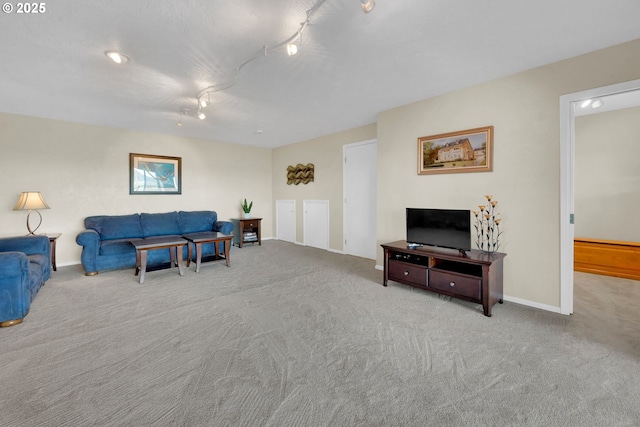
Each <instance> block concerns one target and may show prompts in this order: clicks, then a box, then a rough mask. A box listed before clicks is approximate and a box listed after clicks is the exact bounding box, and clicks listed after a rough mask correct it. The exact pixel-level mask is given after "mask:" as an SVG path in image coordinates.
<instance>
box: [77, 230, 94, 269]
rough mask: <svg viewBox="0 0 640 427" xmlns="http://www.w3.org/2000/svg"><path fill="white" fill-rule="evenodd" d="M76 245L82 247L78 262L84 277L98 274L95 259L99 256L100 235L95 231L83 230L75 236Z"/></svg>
mask: <svg viewBox="0 0 640 427" xmlns="http://www.w3.org/2000/svg"><path fill="white" fill-rule="evenodd" d="M76 243H77V244H79V245H80V246H82V254H81V255H80V262H81V263H82V268H83V269H84V271H85V274H86V275H93V274H97V273H98V266H97V262H96V258H98V255H99V254H100V235H99V234H98V232H97V231H95V230H84V231H81V232H80V233H78V235H77V236H76Z"/></svg>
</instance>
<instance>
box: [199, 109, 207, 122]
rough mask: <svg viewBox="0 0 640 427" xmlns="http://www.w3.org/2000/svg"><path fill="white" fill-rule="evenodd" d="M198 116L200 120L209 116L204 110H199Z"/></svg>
mask: <svg viewBox="0 0 640 427" xmlns="http://www.w3.org/2000/svg"><path fill="white" fill-rule="evenodd" d="M198 118H199V119H200V120H204V119H206V118H207V116H206V115H205V114H204V113H203V112H202V111H199V112H198Z"/></svg>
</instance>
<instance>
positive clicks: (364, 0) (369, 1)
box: [360, 0, 376, 13]
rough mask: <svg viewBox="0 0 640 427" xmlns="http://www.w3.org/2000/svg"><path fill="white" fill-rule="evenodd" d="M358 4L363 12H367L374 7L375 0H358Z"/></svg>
mask: <svg viewBox="0 0 640 427" xmlns="http://www.w3.org/2000/svg"><path fill="white" fill-rule="evenodd" d="M360 6H361V7H362V11H363V12H364V13H369V12H371V11H372V10H373V8H374V7H376V2H375V0H360Z"/></svg>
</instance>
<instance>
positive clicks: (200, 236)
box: [182, 231, 233, 273]
mask: <svg viewBox="0 0 640 427" xmlns="http://www.w3.org/2000/svg"><path fill="white" fill-rule="evenodd" d="M182 237H183V238H185V239H187V240H188V241H189V242H191V243H193V245H194V246H195V247H196V273H199V272H200V263H201V262H202V245H203V244H204V243H213V246H214V247H215V249H216V253H215V255H212V256H211V257H210V259H209V260H205V261H217V260H222V259H224V260H225V262H226V264H227V267H231V263H230V257H229V255H230V251H231V239H233V236H232V235H229V234H222V233H218V232H216V231H202V232H200V233H190V234H183V235H182ZM220 243H222V244H224V256H222V255H220V246H219V244H220ZM187 253H188V254H189V255H188V258H187V267H189V265H190V264H191V245H189V249H188V250H187Z"/></svg>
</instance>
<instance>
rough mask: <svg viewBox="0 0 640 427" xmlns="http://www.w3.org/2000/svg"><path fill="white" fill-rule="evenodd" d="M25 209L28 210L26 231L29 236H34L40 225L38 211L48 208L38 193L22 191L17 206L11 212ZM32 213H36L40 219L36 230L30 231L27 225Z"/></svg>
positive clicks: (29, 226)
mask: <svg viewBox="0 0 640 427" xmlns="http://www.w3.org/2000/svg"><path fill="white" fill-rule="evenodd" d="M27 209H28V210H29V213H28V214H27V230H29V234H35V231H36V230H37V229H38V227H40V224H42V215H40V212H38V209H50V208H49V206H48V205H47V202H45V201H44V198H43V197H42V194H40V192H39V191H24V192H22V194H21V195H20V199H19V200H18V204H17V205H16V207H15V208H13V210H14V211H22V210H27ZM32 211H36V213H37V214H38V216H39V217H40V222H39V223H38V225H37V226H36V228H34V229H33V230H32V229H31V225H30V224H29V217H30V216H31V212H32Z"/></svg>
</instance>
